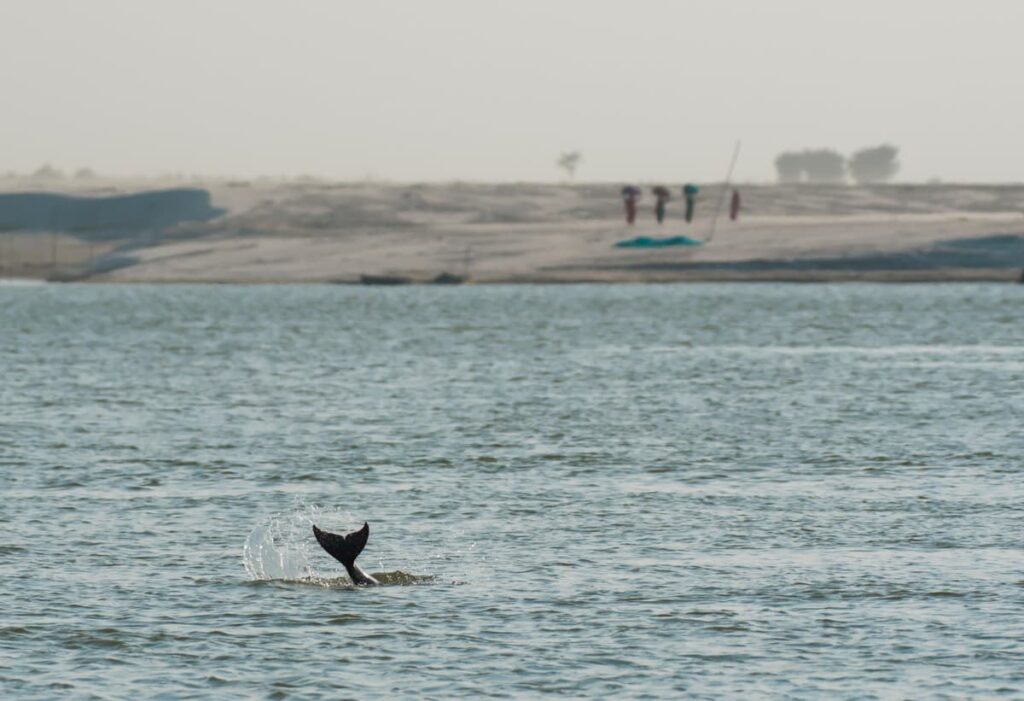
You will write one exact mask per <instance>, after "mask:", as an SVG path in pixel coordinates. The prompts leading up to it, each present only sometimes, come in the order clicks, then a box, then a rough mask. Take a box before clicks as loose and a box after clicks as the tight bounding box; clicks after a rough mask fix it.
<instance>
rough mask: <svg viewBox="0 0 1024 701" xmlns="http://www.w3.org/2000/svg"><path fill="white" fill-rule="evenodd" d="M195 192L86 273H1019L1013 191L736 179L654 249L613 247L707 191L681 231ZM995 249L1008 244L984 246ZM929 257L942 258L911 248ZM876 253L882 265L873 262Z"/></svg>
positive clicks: (529, 204) (599, 210)
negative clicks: (732, 205)
mask: <svg viewBox="0 0 1024 701" xmlns="http://www.w3.org/2000/svg"><path fill="white" fill-rule="evenodd" d="M678 187H679V186H678V185H676V186H674V187H673V189H674V190H675V191H676V192H678ZM208 189H209V190H210V191H211V193H212V195H213V204H214V205H215V206H216V207H220V208H223V209H226V210H228V213H227V214H226V215H224V216H222V217H219V218H217V219H214V220H212V221H209V222H197V223H194V224H190V225H179V226H177V227H176V228H175V229H174V230H173V231H170V232H166V233H165V235H164V236H163V237H162V238H161V239H160V241H159V243H157V244H156V245H148V246H145V247H141V248H134V249H132V248H131V245H130V244H131V242H130V241H126V242H124V243H125V244H126V245H127V246H128V250H122V252H121V253H122V254H128V255H130V256H132V257H133V258H134V259H135V261H136V262H135V264H134V265H130V266H128V267H122V268H119V269H116V270H112V271H110V272H106V273H102V274H99V275H95V276H93V278H92V279H95V280H103V281H204V282H224V281H245V282H299V281H357V280H358V279H359V276H360V275H361V274H394V275H402V276H407V277H410V278H412V279H414V280H428V279H430V278H432V277H434V276H435V275H437V274H439V273H441V272H445V271H447V272H452V273H459V274H462V273H465V272H468V273H469V275H470V277H471V278H472V280H473V281H476V282H498V281H525V280H550V281H575V280H607V281H618V280H688V279H694V280H696V279H849V278H854V279H960V278H979V279H1011V278H1016V277H1017V276H1018V275H1019V269H1014V268H1015V266H1017V267H1018V268H1019V267H1024V243H1021V244H1019V245H1018V244H1017V243H1016V240H1015V239H1010V238H1007V239H1005V240H1004V239H999V240H994V239H991V237H993V236H994V235H1007V234H1010V235H1014V236H1022V237H1024V186H966V185H937V186H878V187H871V188H857V187H843V186H833V187H824V186H743V187H741V192H742V194H743V197H744V211H743V213H742V215H741V218H740V221H739V222H736V223H733V222H730V221H728V218H727V217H725V216H723V217H721V218H720V219H719V220H718V228H717V232H716V234H715V236H714V239H713V240H712V241H711V242H710V243H709V244H707V245H705V246H701V247H698V248H683V249H658V250H626V249H617V248H614V247H613V244H614V243H615V242H616V241H618V240H620V239H622V238H626V237H632V236H637V235H654V236H658V235H675V234H686V235H688V236H691V237H694V238H705V237H706V236H707V235H708V233H709V232H710V228H711V217H712V214H713V211H714V209H715V207H716V204H717V200H718V192H717V190H716V188H714V187H706V188H704V191H703V193H702V199H701V201H700V204H699V207H698V218H697V220H696V221H695V222H694V223H693V224H691V225H689V226H688V225H686V224H685V223H684V222H682V221H681V219H680V218H679V216H680V214H681V210H682V207H681V203H680V202H678V201H676V202H672V203H670V209H669V220H668V221H667V222H666V224H665V225H664V226H661V227H659V226H658V225H657V224H656V223H655V222H654V220H653V217H652V216H651V213H650V212H649V211H648V210H649V208H650V205H651V204H652V203H651V202H649V201H645V202H643V203H641V207H642V209H641V217H640V219H639V220H638V222H637V224H636V225H635V226H634V227H628V226H626V225H625V223H624V222H623V221H622V212H621V201H620V200H619V198H618V194H617V190H618V187H617V186H616V185H604V184H602V185H574V186H568V185H545V184H496V185H484V184H459V183H455V184H446V185H397V184H373V183H369V184H367V183H360V184H352V183H345V184H304V185H298V184H265V183H264V184H249V183H234V184H231V185H229V184H225V183H220V184H210V185H209V186H208ZM648 199H649V198H648ZM964 239H974V240H976V241H978V242H979V243H978V247H980V249H979V250H981V249H984V250H986V251H989V252H990V253H992V255H991V256H990V258H991V261H990V262H986V263H981V264H979V263H978V257H977V256H976V255H975V256H973V257H970V256H964V255H961V253H962V250H963V249H961V248H960V247H949V246H946V245H945V244H942V242H946V241H953V240H964ZM1022 241H1024V239H1022ZM997 244H998V245H999V246H1002V247H1005V249H1006V250H1005V251H1004V250H1003V249H1002V248H1000V249H999V250H996V249H993V248H992V247H993V246H995V245H997ZM976 248H977V247H976ZM939 249H941V250H942V251H943V252H944V253H943V255H942V256H937V257H933V258H927V259H926V258H925V257H922V256H920V255H918V253H919V252H921V253H923V252H928V251H936V250H939ZM1018 249H1020V250H1018ZM907 251H910V252H913V255H914V256H916V257H915V258H913V264H912V266H911V267H913V268H914V269H906V270H901V267H900V266H901V265H902V264H901V263H899V260H909V259H907V258H906V257H904V258H900V259H897V258H893V259H891V260H889V259H887V258H886V257H887V256H891V255H893V254H900V253H901V252H907ZM1018 258H1019V266H1018ZM882 259H886V260H889V262H888V263H883V264H881V265H879V263H878V261H879V260H882ZM836 260H841V261H846V263H844V264H842V265H836V264H835V261H836ZM793 261H803V263H804V265H803V267H799V266H798V267H794V266H793V265H791V264H790V263H791V262H793ZM816 261H825V263H822V264H820V265H819V264H818V263H817V262H816ZM892 261H896V263H892ZM921 261H925V262H924V263H921ZM890 263H891V264H890Z"/></svg>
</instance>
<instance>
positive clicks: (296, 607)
mask: <svg viewBox="0 0 1024 701" xmlns="http://www.w3.org/2000/svg"><path fill="white" fill-rule="evenodd" d="M0 372H2V382H0V412H2V413H0V494H2V499H0V525H2V527H3V538H2V539H0V602H2V604H0V605H2V610H0V696H2V697H4V698H11V699H14V698H19V699H21V698H25V699H31V698H38V699H53V698H88V697H93V696H95V697H102V698H111V699H139V698H152V697H163V698H184V697H194V698H272V699H285V698H296V699H305V698H324V699H336V698H351V697H359V698H391V697H402V698H436V699H444V698H450V697H453V696H472V697H519V698H527V697H537V696H542V695H559V696H568V697H615V698H623V697H624V698H667V697H676V698H678V697H688V698H708V699H711V698H797V699H803V698H806V699H839V698H857V699H867V698H883V699H890V698H892V699H895V698H914V699H923V698H968V697H971V698H990V697H1006V698H1017V699H1019V698H1024V549H1022V546H1024V542H1022V537H1024V457H1022V456H1024V391H1022V390H1024V380H1022V377H1024V286H1012V285H967V284H961V285H909V286H897V285H893V286H882V285H854V284H848V285H743V284H736V285H730V284H722V285H679V286H657V285H648V286H640V285H638V286H631V285H623V286H520V287H472V286H470V287H456V288H424V287H417V288H394V289H384V288H360V287H341V286H282V287H276V286H266V287H248V286H230V285H228V286H141V285H140V286H130V285H121V286H98V285H97V286H89V285H65V286H53V285H41V286H33V287H22V286H4V287H0ZM364 521H368V522H369V523H370V528H371V535H370V539H369V544H368V545H367V548H366V550H365V551H364V552H363V554H362V556H361V557H360V559H359V563H360V564H361V565H362V566H363V567H364V569H366V570H368V571H370V572H385V573H389V574H387V575H386V577H387V580H388V581H389V582H391V583H390V584H389V585H388V586H382V587H379V588H359V589H356V588H352V587H350V586H349V585H348V584H347V580H346V579H344V569H343V568H342V566H341V565H340V564H339V563H338V562H336V561H334V560H332V559H331V558H330V557H329V556H328V555H327V554H326V553H324V552H323V551H321V550H320V549H319V548H318V547H317V545H316V543H315V541H314V539H313V536H312V533H311V531H310V526H311V524H312V523H317V524H318V525H321V526H323V527H324V528H328V529H330V530H335V531H346V530H349V529H353V528H356V527H358V526H360V525H362V523H363V522H364ZM247 544H248V547H246V545H247ZM403 573H404V574H403ZM406 575H414V576H415V577H423V578H425V579H422V580H421V579H415V578H413V577H411V576H410V577H407V576H406Z"/></svg>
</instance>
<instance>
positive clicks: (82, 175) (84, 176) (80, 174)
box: [75, 168, 96, 180]
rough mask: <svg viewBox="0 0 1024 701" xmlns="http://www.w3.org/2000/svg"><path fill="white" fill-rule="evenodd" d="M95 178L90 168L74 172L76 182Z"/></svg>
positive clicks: (94, 172)
mask: <svg viewBox="0 0 1024 701" xmlns="http://www.w3.org/2000/svg"><path fill="white" fill-rule="evenodd" d="M95 177H96V171H95V170H93V169H92V168H79V169H78V170H76V171H75V178H76V179H78V180H92V179H93V178H95Z"/></svg>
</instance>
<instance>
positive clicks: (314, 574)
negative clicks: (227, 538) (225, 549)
mask: <svg viewBox="0 0 1024 701" xmlns="http://www.w3.org/2000/svg"><path fill="white" fill-rule="evenodd" d="M351 520H352V519H351V517H350V515H349V514H348V513H347V512H340V511H333V510H326V509H324V508H323V507H321V506H318V505H316V504H303V503H301V502H296V505H295V507H294V508H292V509H291V510H289V511H285V512H281V513H277V514H274V515H272V516H270V517H269V518H268V519H267V520H266V521H265V522H263V523H260V524H258V525H257V526H256V527H255V528H253V529H252V531H251V532H250V533H249V536H248V537H247V538H246V539H245V545H244V546H243V547H242V564H244V565H245V571H246V572H248V573H249V577H250V578H251V579H254V580H271V579H291V580H297V579H318V578H322V576H323V575H321V573H320V572H318V571H317V569H316V568H315V567H314V566H313V564H312V563H313V557H312V554H313V553H314V552H316V548H317V547H319V546H317V545H316V543H315V540H314V539H313V532H312V526H313V524H314V523H318V524H320V523H325V522H326V523H350V522H351ZM342 530H343V529H342Z"/></svg>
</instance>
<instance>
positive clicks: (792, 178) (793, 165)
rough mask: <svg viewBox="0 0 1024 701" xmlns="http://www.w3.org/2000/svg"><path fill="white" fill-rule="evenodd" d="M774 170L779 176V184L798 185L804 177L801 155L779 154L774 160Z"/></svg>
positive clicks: (790, 152)
mask: <svg viewBox="0 0 1024 701" xmlns="http://www.w3.org/2000/svg"><path fill="white" fill-rule="evenodd" d="M775 170H776V171H777V172H778V174H779V182H780V183H798V182H800V181H801V180H802V179H803V177H804V157H803V154H800V153H796V152H795V151H786V152H785V153H780V154H779V156H778V157H777V158H776V159H775Z"/></svg>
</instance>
